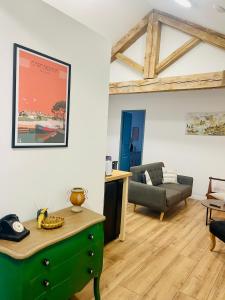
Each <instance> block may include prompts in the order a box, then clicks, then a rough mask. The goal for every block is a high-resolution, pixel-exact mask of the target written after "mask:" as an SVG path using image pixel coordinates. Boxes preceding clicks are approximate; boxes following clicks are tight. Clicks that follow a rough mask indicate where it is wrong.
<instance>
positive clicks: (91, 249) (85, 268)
mask: <svg viewBox="0 0 225 300" xmlns="http://www.w3.org/2000/svg"><path fill="white" fill-rule="evenodd" d="M102 249H103V247H102V245H100V244H99V243H96V242H95V243H93V244H92V245H91V246H88V247H87V248H86V249H83V251H82V252H80V253H79V254H77V255H74V256H72V257H68V258H65V259H64V260H62V262H61V263H59V264H58V265H56V266H53V267H52V268H51V272H50V271H49V270H46V271H44V272H42V273H41V274H40V275H38V276H37V277H35V278H34V279H32V280H30V284H29V286H27V287H26V291H27V293H29V294H30V299H39V297H43V296H46V297H49V298H52V299H59V300H61V299H63V298H62V296H61V298H60V296H59V295H61V292H60V291H62V292H63V295H64V296H63V297H65V288H64V286H65V285H66V287H67V288H66V292H67V293H68V295H71V293H75V292H78V291H80V290H81V289H82V288H83V287H84V286H85V285H86V284H87V283H88V282H89V281H90V280H91V279H92V278H93V277H97V276H99V275H100V273H101V271H102V257H103V250H102ZM50 295H51V297H50ZM52 295H54V297H53V296H52Z"/></svg>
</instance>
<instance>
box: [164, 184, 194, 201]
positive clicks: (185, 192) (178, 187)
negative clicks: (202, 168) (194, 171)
mask: <svg viewBox="0 0 225 300" xmlns="http://www.w3.org/2000/svg"><path fill="white" fill-rule="evenodd" d="M160 187H162V188H164V189H166V190H167V189H169V190H175V191H178V192H180V193H181V200H184V199H187V198H188V197H190V196H191V194H192V187H191V186H190V185H186V184H179V183H163V184H161V185H160Z"/></svg>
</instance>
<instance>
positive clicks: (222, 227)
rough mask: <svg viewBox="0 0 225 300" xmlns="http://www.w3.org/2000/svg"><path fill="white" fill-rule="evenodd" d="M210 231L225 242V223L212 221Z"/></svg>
mask: <svg viewBox="0 0 225 300" xmlns="http://www.w3.org/2000/svg"><path fill="white" fill-rule="evenodd" d="M209 230H210V232H211V233H212V234H214V235H215V236H217V237H218V238H219V239H220V240H222V241H223V242H225V221H212V222H211V223H210V225H209Z"/></svg>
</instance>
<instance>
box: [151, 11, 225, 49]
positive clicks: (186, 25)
mask: <svg viewBox="0 0 225 300" xmlns="http://www.w3.org/2000/svg"><path fill="white" fill-rule="evenodd" d="M154 11H155V12H156V13H157V14H158V20H159V21H160V22H162V23H163V24H166V25H168V26H171V27H173V28H176V29H178V30H180V31H182V32H184V33H187V34H189V35H191V36H195V37H196V38H198V39H201V40H202V41H204V42H207V43H209V44H212V45H214V46H216V47H219V48H222V49H225V35H224V34H221V33H218V32H216V31H213V30H211V29H208V28H205V27H203V26H200V25H197V24H194V23H192V22H189V21H186V20H183V19H180V18H177V17H174V16H172V15H170V14H167V13H164V12H161V11H158V10H154Z"/></svg>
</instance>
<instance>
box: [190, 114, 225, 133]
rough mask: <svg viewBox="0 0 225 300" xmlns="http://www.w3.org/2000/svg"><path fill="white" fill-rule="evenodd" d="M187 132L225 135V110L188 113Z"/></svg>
mask: <svg viewBox="0 0 225 300" xmlns="http://www.w3.org/2000/svg"><path fill="white" fill-rule="evenodd" d="M186 134H187V135H212V136H225V112H202V113H200V112H198V113H188V114H187V124H186Z"/></svg>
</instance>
